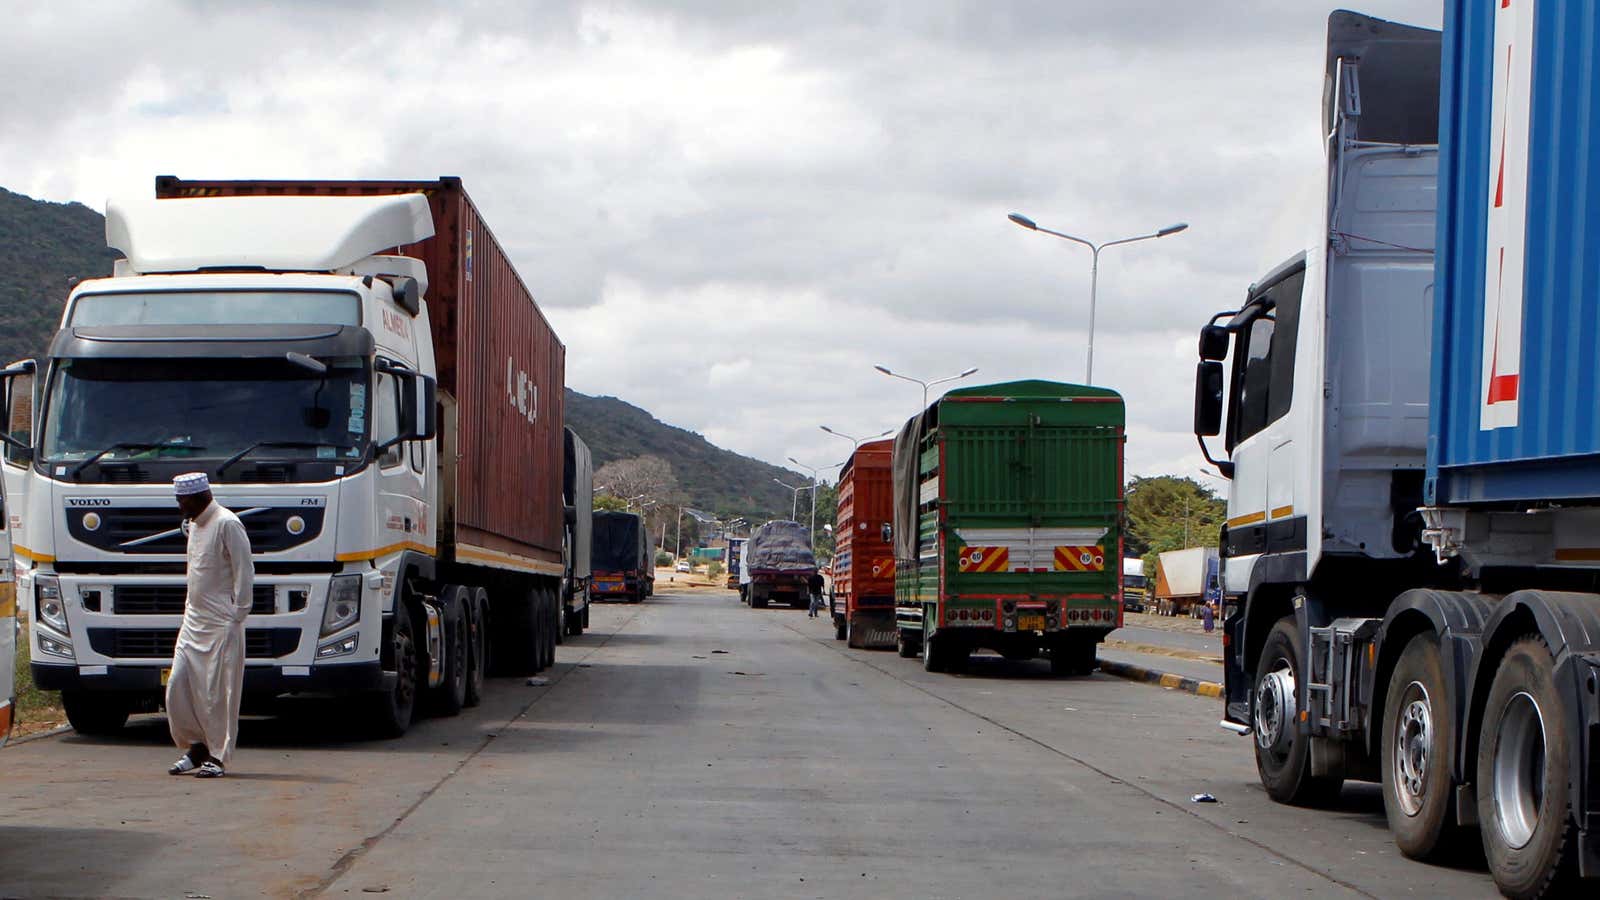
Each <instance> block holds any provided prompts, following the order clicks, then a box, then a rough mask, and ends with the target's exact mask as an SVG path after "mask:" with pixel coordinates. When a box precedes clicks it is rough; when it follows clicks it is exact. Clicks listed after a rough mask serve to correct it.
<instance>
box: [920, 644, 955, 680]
mask: <svg viewBox="0 0 1600 900" xmlns="http://www.w3.org/2000/svg"><path fill="white" fill-rule="evenodd" d="M948 640H949V637H943V638H941V637H940V636H938V635H928V636H926V637H924V638H923V639H922V671H924V672H943V671H945V652H944V645H945V642H946V641H948Z"/></svg>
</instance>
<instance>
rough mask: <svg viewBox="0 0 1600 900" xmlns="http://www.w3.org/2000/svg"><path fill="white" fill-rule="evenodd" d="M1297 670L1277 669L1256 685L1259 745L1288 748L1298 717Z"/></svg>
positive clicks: (1257, 741)
mask: <svg viewBox="0 0 1600 900" xmlns="http://www.w3.org/2000/svg"><path fill="white" fill-rule="evenodd" d="M1294 698H1295V688H1294V672H1292V671H1290V670H1289V669H1288V668H1282V669H1274V670H1273V671H1271V672H1268V673H1267V674H1266V675H1265V676H1263V677H1262V679H1261V684H1260V685H1258V686H1257V687H1256V714H1255V720H1256V728H1255V732H1256V745H1257V746H1258V747H1260V748H1261V749H1262V750H1269V751H1272V752H1275V753H1281V752H1283V751H1285V750H1287V749H1288V748H1289V737H1290V734H1291V733H1292V731H1293V729H1294V717H1295V713H1296V710H1295V699H1294Z"/></svg>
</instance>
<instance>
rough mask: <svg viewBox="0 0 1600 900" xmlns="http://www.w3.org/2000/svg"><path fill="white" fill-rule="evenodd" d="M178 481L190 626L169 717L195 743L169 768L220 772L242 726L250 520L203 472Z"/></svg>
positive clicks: (180, 738) (176, 664) (177, 656)
mask: <svg viewBox="0 0 1600 900" xmlns="http://www.w3.org/2000/svg"><path fill="white" fill-rule="evenodd" d="M172 486H173V493H175V494H176V495H177V498H178V509H179V510H180V511H181V512H182V513H183V517H184V519H185V520H186V521H187V523H188V525H189V529H188V531H189V561H188V572H187V577H188V594H187V596H186V597H185V598H184V604H183V629H182V630H181V631H179V632H178V643H177V646H176V647H175V648H174V649H173V651H172V674H171V676H170V677H169V679H168V680H167V724H168V726H169V727H170V728H171V730H172V741H173V743H174V744H176V745H177V746H179V747H185V748H188V749H187V752H185V753H184V755H183V756H181V757H179V758H178V761H177V762H175V763H173V764H172V767H171V768H170V769H168V770H167V771H168V772H169V773H171V774H173V775H183V774H186V773H189V772H193V773H194V774H195V776H196V777H199V778H220V777H222V775H223V767H224V766H226V765H227V764H228V757H229V756H231V755H232V753H233V745H234V741H235V739H236V738H237V736H238V733H239V697H240V695H241V694H243V693H244V620H245V618H246V617H247V616H249V615H250V603H251V595H252V590H251V589H252V587H253V586H254V583H255V565H254V563H252V562H251V559H250V538H249V536H248V535H246V534H245V530H244V525H242V524H240V522H239V517H238V516H236V515H234V514H233V513H232V512H230V511H228V510H227V509H224V508H223V507H222V505H221V504H218V503H216V502H214V501H213V500H212V497H211V484H210V481H209V480H208V479H207V478H206V476H205V474H204V473H201V472H191V473H189V474H187V475H179V476H178V477H177V478H175V479H173V481H172Z"/></svg>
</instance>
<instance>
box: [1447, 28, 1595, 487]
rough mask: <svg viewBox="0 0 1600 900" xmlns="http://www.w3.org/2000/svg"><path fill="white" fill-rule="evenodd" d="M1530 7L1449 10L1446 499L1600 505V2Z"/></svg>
mask: <svg viewBox="0 0 1600 900" xmlns="http://www.w3.org/2000/svg"><path fill="white" fill-rule="evenodd" d="M1531 4H1532V0H1510V2H1509V3H1501V2H1487V0H1450V2H1448V3H1447V4H1446V18H1445V44H1444V62H1443V67H1444V68H1443V82H1442V85H1443V86H1442V91H1441V99H1440V102H1441V107H1442V109H1441V116H1440V167H1439V178H1440V193H1441V202H1440V204H1439V208H1440V215H1439V224H1438V244H1437V246H1438V248H1439V250H1438V255H1437V258H1436V261H1435V265H1436V271H1435V279H1436V285H1435V302H1434V347H1433V378H1432V382H1433V383H1432V399H1431V410H1430V415H1431V422H1430V430H1429V433H1430V441H1429V451H1428V476H1429V477H1428V489H1429V501H1430V502H1432V503H1439V504H1451V503H1472V502H1493V501H1535V500H1546V499H1578V498H1581V499H1595V498H1600V409H1597V406H1596V402H1595V397H1596V391H1597V389H1600V352H1596V350H1597V347H1600V130H1597V123H1600V88H1597V87H1596V85H1597V84H1600V69H1597V60H1600V12H1597V6H1596V4H1593V3H1578V2H1560V0H1539V2H1538V3H1537V5H1536V6H1531ZM1530 6H1531V9H1530ZM1530 12H1531V14H1532V16H1533V19H1532V26H1531V36H1532V41H1531V47H1529V46H1528V43H1529V42H1528V36H1529V33H1530V32H1528V31H1524V32H1523V33H1522V34H1518V33H1517V31H1516V29H1515V28H1513V27H1512V25H1513V23H1515V22H1516V17H1517V16H1519V15H1527V14H1529V13H1530ZM1497 30H1498V32H1499V33H1498V37H1497ZM1524 51H1528V52H1524ZM1497 96H1499V97H1509V98H1512V100H1513V101H1517V98H1525V99H1523V100H1521V101H1519V102H1520V103H1522V104H1525V106H1526V109H1527V110H1528V113H1527V119H1526V124H1525V127H1519V122H1520V119H1519V117H1518V116H1517V115H1516V114H1515V111H1516V109H1517V108H1518V106H1519V102H1511V103H1507V102H1506V101H1504V100H1497V99H1496V97H1497ZM1524 139H1525V143H1526V149H1525V150H1524V149H1523V148H1522V146H1521V145H1522V143H1523V142H1524ZM1523 163H1525V164H1523ZM1524 173H1525V177H1524ZM1524 180H1525V182H1526V188H1525V189H1523V188H1522V183H1523V181H1524ZM1524 198H1525V214H1524V213H1523V206H1524ZM1502 249H1506V250H1509V252H1508V253H1507V254H1506V255H1505V256H1502V253H1501V251H1502ZM1519 250H1520V251H1521V253H1520V257H1521V264H1520V269H1521V274H1520V277H1518V276H1517V270H1518V268H1519V265H1518V262H1519V261H1518V251H1519ZM1491 263H1492V264H1493V265H1491ZM1508 272H1509V273H1510V274H1506V273H1508ZM1519 295H1520V310H1519V309H1518V302H1517V299H1518V297H1519ZM1486 322H1488V323H1492V324H1490V325H1489V329H1490V339H1489V340H1488V341H1486V340H1485V331H1486ZM1519 332H1520V334H1519ZM1486 345H1487V347H1486ZM1486 349H1487V352H1486ZM1491 388H1493V392H1494V396H1493V397H1491V396H1490V394H1491ZM1508 399H1510V400H1514V404H1513V405H1512V406H1508V405H1507V400H1508ZM1491 400H1492V401H1493V402H1492V403H1491V402H1490V401H1491ZM1513 407H1514V411H1513Z"/></svg>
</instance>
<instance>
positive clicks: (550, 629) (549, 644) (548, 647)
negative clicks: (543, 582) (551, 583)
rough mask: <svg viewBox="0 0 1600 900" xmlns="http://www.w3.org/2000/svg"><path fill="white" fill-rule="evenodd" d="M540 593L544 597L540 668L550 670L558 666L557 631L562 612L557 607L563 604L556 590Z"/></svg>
mask: <svg viewBox="0 0 1600 900" xmlns="http://www.w3.org/2000/svg"><path fill="white" fill-rule="evenodd" d="M540 593H541V594H543V595H544V606H543V607H541V612H542V616H541V618H540V620H539V621H540V623H541V624H542V625H543V626H544V627H543V628H541V629H540V641H539V648H540V652H541V654H542V655H541V656H540V657H539V663H540V665H539V668H540V669H548V668H551V667H552V666H554V665H555V664H556V629H557V627H559V624H560V622H561V611H560V610H559V609H557V608H556V606H557V605H558V604H559V603H560V602H561V594H560V592H559V591H558V590H557V589H555V588H545V589H544V590H543V591H541V592H540Z"/></svg>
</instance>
